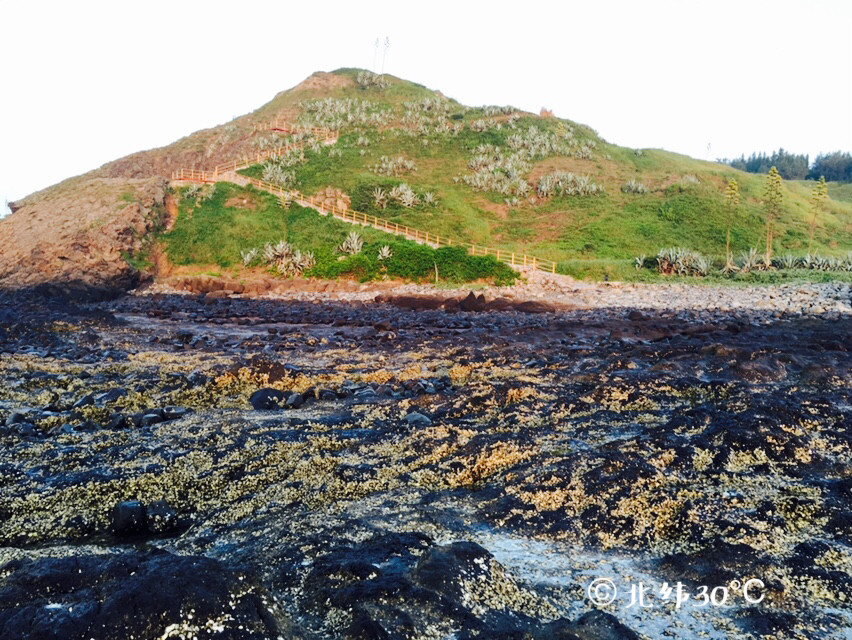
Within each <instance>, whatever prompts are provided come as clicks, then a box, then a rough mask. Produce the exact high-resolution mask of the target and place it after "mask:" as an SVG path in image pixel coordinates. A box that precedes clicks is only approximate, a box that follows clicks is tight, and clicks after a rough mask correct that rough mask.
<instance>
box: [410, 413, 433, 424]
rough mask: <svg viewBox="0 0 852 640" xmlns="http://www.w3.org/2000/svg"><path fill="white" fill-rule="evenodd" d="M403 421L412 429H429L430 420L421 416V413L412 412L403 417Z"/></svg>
mask: <svg viewBox="0 0 852 640" xmlns="http://www.w3.org/2000/svg"><path fill="white" fill-rule="evenodd" d="M405 421H406V422H407V423H408V424H409V425H410V426H412V427H431V426H432V420H431V419H430V418H429V417H428V416H425V415H423V414H422V413H418V412H417V411H412V412H411V413H409V414H408V415H407V416H405Z"/></svg>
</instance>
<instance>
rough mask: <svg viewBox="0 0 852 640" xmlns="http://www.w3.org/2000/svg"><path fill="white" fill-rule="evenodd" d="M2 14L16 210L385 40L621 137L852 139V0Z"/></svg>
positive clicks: (411, 55)
mask: <svg viewBox="0 0 852 640" xmlns="http://www.w3.org/2000/svg"><path fill="white" fill-rule="evenodd" d="M0 26H2V34H0V149H2V152H0V211H2V210H3V207H2V205H3V202H4V201H5V200H15V199H16V198H22V197H23V196H25V195H27V194H28V193H31V192H33V191H36V190H38V189H42V188H44V187H46V186H49V185H51V184H54V183H56V182H58V181H60V180H62V179H64V178H66V177H69V176H72V175H77V174H80V173H83V172H85V171H88V170H90V169H93V168H95V167H98V166H100V165H101V164H104V163H106V162H108V161H110V160H113V159H115V158H118V157H121V156H123V155H126V154H128V153H132V152H134V151H139V150H142V149H147V148H151V147H157V146H162V145H165V144H168V143H170V142H172V141H174V140H176V139H178V138H179V137H181V136H184V135H186V134H188V133H191V132H192V131H195V130H198V129H201V128H205V127H209V126H213V125H216V124H220V123H222V122H226V121H228V120H230V119H231V118H233V117H235V116H238V115H241V114H244V113H247V112H249V111H252V110H254V109H255V108H257V107H259V106H260V105H261V104H263V103H265V102H266V101H268V100H269V99H271V98H272V96H274V95H275V94H276V93H277V92H278V91H281V90H283V89H287V88H289V87H291V86H293V85H295V84H297V83H298V82H300V81H301V80H302V79H304V78H305V77H306V76H308V75H310V74H311V73H312V72H313V71H317V70H323V71H331V70H333V69H336V68H339V67H344V66H358V67H371V66H372V65H373V57H374V43H375V40H376V38H377V37H380V38H382V40H384V37H385V36H388V37H389V38H390V48H389V50H388V52H387V60H386V63H385V71H387V72H388V73H392V74H394V75H397V76H401V77H403V78H406V79H409V80H413V81H415V82H420V83H421V84H425V85H426V86H428V87H430V88H434V89H440V90H441V91H443V92H444V94H446V95H448V96H450V97H453V98H456V99H457V100H459V101H461V102H463V103H465V104H469V105H480V104H512V105H514V106H517V107H520V108H523V109H526V110H529V111H535V112H538V110H539V109H540V108H541V107H542V106H546V107H548V108H550V109H552V110H553V111H554V112H555V113H556V115H558V116H561V117H566V118H571V119H573V120H576V121H579V122H582V123H584V124H588V125H590V126H591V127H593V128H595V129H596V130H597V131H598V132H599V133H600V134H601V135H602V136H603V137H604V138H606V139H607V140H609V141H611V142H614V143H616V144H621V145H625V146H630V147H662V148H664V149H669V150H672V151H678V152H681V153H686V154H689V155H692V156H695V157H699V158H707V157H709V158H717V157H731V156H739V155H740V154H741V153H746V154H748V153H750V152H752V151H772V150H774V149H777V148H778V147H784V148H785V149H787V150H789V151H794V152H798V153H808V154H810V156H811V159H813V157H814V156H815V155H816V154H817V153H818V152H821V151H834V150H838V149H840V150H844V151H852V81H851V80H850V77H852V71H850V69H852V48H851V47H850V37H849V33H850V28H852V1H850V0H816V1H814V0H810V1H784V0H776V1H774V2H769V1H763V0H737V1H729V0H712V1H711V0H702V1H692V2H691V1H687V0H682V1H675V0H642V1H637V0H623V1H616V0H585V1H583V2H574V1H566V0H562V1H558V2H536V1H534V0H531V1H527V2H511V3H510V2H506V3H501V2H495V1H493V0H492V1H490V2H463V1H458V0H455V1H453V2H444V1H441V0H431V1H429V2H402V1H397V2H370V1H367V0H365V1H361V2H352V1H349V2H333V1H327V2H311V1H308V2H304V1H302V2H282V1H279V2H251V1H247V0H241V1H239V2H218V1H216V2H214V1H207V2H181V1H180V0H172V2H164V1H160V0H153V1H146V2H144V3H129V2H120V1H119V2H117V1H115V0H111V1H109V2H95V1H89V0H80V1H77V2H67V1H62V2H45V1H41V2H39V1H38V0H30V1H27V2H23V1H19V0H15V1H13V0H0ZM381 55H382V52H381V50H380V51H379V66H380V65H381ZM708 143H709V144H711V145H712V146H711V148H710V151H709V154H708V150H707V145H708Z"/></svg>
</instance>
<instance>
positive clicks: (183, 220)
mask: <svg viewBox="0 0 852 640" xmlns="http://www.w3.org/2000/svg"><path fill="white" fill-rule="evenodd" d="M229 203H230V204H229ZM353 230H356V231H358V233H359V234H360V235H361V237H362V239H363V240H364V247H363V250H362V251H361V253H359V254H358V255H355V256H348V257H342V256H341V255H340V254H339V253H338V252H337V251H336V248H337V246H338V245H339V244H340V243H341V242H342V241H343V240H344V239H345V237H346V236H347V234H349V233H350V232H351V231H353ZM162 239H163V242H164V244H165V247H166V251H167V253H168V256H169V258H170V260H171V261H172V262H173V263H175V264H178V265H191V264H217V265H219V266H221V267H225V268H227V267H239V266H241V255H240V252H241V251H244V250H249V249H252V248H255V247H263V245H265V244H266V243H276V242H278V241H279V240H286V241H287V242H289V243H290V244H292V245H293V246H294V247H296V248H298V249H299V250H301V251H303V252H304V251H311V252H313V253H314V255H315V257H316V260H317V264H316V266H315V267H314V268H313V269H312V270H311V271H309V272H306V273H305V275H307V276H314V277H320V278H339V277H349V278H355V279H358V280H361V281H366V280H375V279H381V278H384V277H392V278H402V279H405V280H413V281H434V280H435V276H436V270H437V276H438V280H439V281H440V282H449V283H462V282H473V281H477V280H487V281H490V282H495V283H496V284H511V282H513V281H514V280H515V278H516V277H517V274H516V273H515V272H514V271H512V270H511V269H510V268H509V267H507V266H506V265H504V264H502V263H499V262H497V261H496V260H495V259H494V258H492V257H490V256H476V257H474V256H470V255H468V254H467V252H466V251H465V250H464V249H461V248H456V247H444V248H441V249H437V250H435V249H433V248H431V247H428V246H424V245H419V244H416V243H414V242H411V241H408V240H405V239H402V238H400V237H398V236H395V235H392V234H389V233H384V232H382V231H378V230H376V229H372V228H369V227H361V226H355V225H351V224H348V223H346V222H342V221H340V220H336V219H334V218H331V217H327V216H322V215H320V214H319V213H317V212H316V211H314V210H312V209H308V208H305V207H300V206H299V205H296V204H291V206H290V207H289V208H285V207H283V206H282V205H281V204H280V203H279V201H278V199H277V198H275V197H274V196H272V195H270V194H268V193H266V192H263V191H260V190H257V189H254V188H252V187H239V186H237V185H234V184H230V183H225V182H220V183H218V184H217V185H216V189H215V191H214V193H213V196H212V197H211V198H209V199H207V200H204V201H201V202H196V201H195V200H192V199H183V200H182V201H181V204H180V210H179V215H178V219H177V222H176V224H175V227H174V229H173V230H172V231H170V232H168V233H166V234H164V235H163V236H162ZM384 245H388V246H390V248H391V250H392V252H393V255H392V257H391V258H390V259H388V260H386V261H384V263H383V262H382V261H380V260H378V252H379V249H380V248H381V247H382V246H384Z"/></svg>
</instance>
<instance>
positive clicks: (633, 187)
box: [621, 178, 648, 195]
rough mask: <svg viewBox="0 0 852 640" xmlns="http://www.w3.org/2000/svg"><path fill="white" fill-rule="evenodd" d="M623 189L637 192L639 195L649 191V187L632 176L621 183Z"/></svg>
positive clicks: (623, 190)
mask: <svg viewBox="0 0 852 640" xmlns="http://www.w3.org/2000/svg"><path fill="white" fill-rule="evenodd" d="M621 191H622V192H623V193H635V194H637V195H641V194H643V193H647V192H648V189H647V187H645V185H644V184H642V183H641V182H639V181H638V180H634V179H633V178H630V180H628V181H627V182H625V183H624V184H623V185H621Z"/></svg>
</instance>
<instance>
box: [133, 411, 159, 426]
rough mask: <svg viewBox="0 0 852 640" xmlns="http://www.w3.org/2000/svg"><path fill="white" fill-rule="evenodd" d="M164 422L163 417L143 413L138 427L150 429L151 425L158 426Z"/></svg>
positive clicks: (152, 413) (156, 414)
mask: <svg viewBox="0 0 852 640" xmlns="http://www.w3.org/2000/svg"><path fill="white" fill-rule="evenodd" d="M164 421H165V419H164V418H163V416H162V415H161V414H159V413H154V412H153V411H152V412H150V413H145V414H144V415H143V416H142V420H140V422H139V425H140V426H142V427H150V426H151V425H154V424H159V423H161V422H164Z"/></svg>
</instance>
